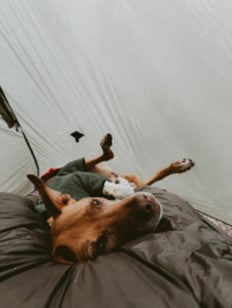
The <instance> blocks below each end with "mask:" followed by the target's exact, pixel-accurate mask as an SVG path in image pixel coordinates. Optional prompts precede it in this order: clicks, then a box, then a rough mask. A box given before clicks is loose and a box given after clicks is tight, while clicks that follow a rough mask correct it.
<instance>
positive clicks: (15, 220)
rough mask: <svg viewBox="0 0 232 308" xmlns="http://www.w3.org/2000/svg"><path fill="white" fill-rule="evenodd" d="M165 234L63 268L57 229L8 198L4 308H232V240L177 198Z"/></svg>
mask: <svg viewBox="0 0 232 308" xmlns="http://www.w3.org/2000/svg"><path fill="white" fill-rule="evenodd" d="M144 190H146V191H149V192H151V193H153V194H154V195H155V196H156V198H157V199H158V200H159V202H161V203H162V204H163V207H164V218H163V220H162V222H161V225H160V227H159V228H158V230H157V231H156V232H155V233H153V234H149V235H146V236H144V237H141V238H139V239H137V240H134V241H132V242H130V243H128V244H126V245H124V246H123V247H122V248H121V249H120V250H119V251H118V252H115V253H111V254H108V255H105V256H100V257H98V258H97V259H96V260H95V261H87V262H80V263H76V264H73V265H65V264H57V263H55V262H54V261H52V259H51V256H50V251H51V242H50V236H49V228H48V225H47V223H46V221H45V220H43V219H42V218H41V217H40V216H39V215H38V214H37V213H36V212H35V210H34V205H33V202H32V201H31V200H30V199H29V198H23V197H19V196H16V195H13V194H8V193H1V194H0V217H1V225H0V281H1V283H0V294H1V306H2V307H15V308H21V307H23V308H31V307H34V308H37V307H38V308H43V307H44V308H45V307H46V308H57V307H60V308H66V307H69V308H74V307H75V308H78V307H82V308H83V307H84V308H85V307H86V308H87V307H88V308H91V307H94V308H97V307H99V308H100V307H101V308H102V307H109V308H114V307H121V308H124V307H125V308H127V307H134V308H141V307H147V308H152V307H159V308H162V307H173V308H175V307H178V308H180V307H186V303H187V306H188V307H206V308H207V307H208V308H214V307H215V308H216V307H217V308H220V307H223V308H227V307H228V308H229V307H231V302H232V295H231V283H232V254H231V251H232V241H231V238H230V237H228V236H227V235H226V233H224V232H223V231H221V230H219V229H217V227H216V226H215V225H213V224H211V223H210V222H209V221H208V220H207V219H202V218H201V217H200V216H199V215H198V214H197V213H196V212H195V211H194V210H193V208H192V207H191V206H190V204H189V203H188V202H186V201H184V200H183V199H181V198H179V197H177V196H176V195H173V194H170V193H167V192H165V191H163V190H160V189H156V188H150V187H148V188H145V189H144Z"/></svg>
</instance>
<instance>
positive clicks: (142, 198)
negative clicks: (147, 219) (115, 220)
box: [134, 192, 160, 216]
mask: <svg viewBox="0 0 232 308" xmlns="http://www.w3.org/2000/svg"><path fill="white" fill-rule="evenodd" d="M134 204H135V206H136V207H137V208H139V209H140V210H142V211H143V212H144V213H146V214H147V215H148V216H151V215H153V214H154V213H155V212H157V211H158V210H159V207H160V206H159V204H158V203H157V202H156V200H155V197H154V196H153V195H152V194H150V193H147V192H139V193H136V194H135V195H134Z"/></svg>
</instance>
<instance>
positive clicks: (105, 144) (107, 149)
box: [85, 134, 114, 172]
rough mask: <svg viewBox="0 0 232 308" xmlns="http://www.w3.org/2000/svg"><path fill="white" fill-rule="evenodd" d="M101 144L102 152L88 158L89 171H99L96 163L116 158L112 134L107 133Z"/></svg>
mask: <svg viewBox="0 0 232 308" xmlns="http://www.w3.org/2000/svg"><path fill="white" fill-rule="evenodd" d="M100 146H101V148H102V154H101V155H99V156H97V157H95V158H92V159H89V160H86V162H85V163H86V167H87V169H88V171H91V172H97V171H96V170H95V167H96V165H98V164H99V163H101V162H104V161H108V160H110V159H112V158H114V153H113V151H112V149H111V146H112V135H111V134H106V135H105V136H104V137H103V139H102V141H101V142H100Z"/></svg>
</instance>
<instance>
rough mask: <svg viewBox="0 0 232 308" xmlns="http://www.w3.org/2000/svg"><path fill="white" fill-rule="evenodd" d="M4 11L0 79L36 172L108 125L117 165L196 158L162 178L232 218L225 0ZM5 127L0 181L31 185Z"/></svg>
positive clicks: (70, 154)
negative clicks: (189, 165) (36, 164)
mask: <svg viewBox="0 0 232 308" xmlns="http://www.w3.org/2000/svg"><path fill="white" fill-rule="evenodd" d="M0 11H1V19H0V33H1V37H0V71H1V75H0V83H1V86H2V87H3V89H4V90H5V92H6V94H7V95H8V99H9V101H10V103H11V105H12V107H13V109H14V110H15V112H16V114H17V116H18V118H19V120H20V122H21V124H22V125H23V127H24V130H25V132H26V133H27V135H28V138H29V139H30V140H31V143H32V146H33V148H34V150H35V153H36V156H37V158H38V161H39V163H40V167H41V169H42V171H45V170H46V169H47V168H49V167H51V166H60V165H63V164H64V163H66V162H67V161H69V160H71V159H73V158H76V157H80V156H89V157H90V156H92V155H94V153H96V152H97V151H98V141H99V139H100V138H101V136H102V135H103V134H104V133H105V132H108V131H109V132H111V133H112V134H113V136H114V140H115V142H114V145H115V152H116V158H115V160H114V161H113V162H112V165H113V166H114V167H115V168H116V169H117V170H119V171H121V172H123V171H128V172H134V173H137V174H139V175H141V176H142V177H144V178H146V177H148V176H150V175H151V174H152V173H153V172H154V171H155V170H156V169H159V168H160V167H163V166H164V165H166V164H167V163H169V162H171V161H173V160H176V159H179V158H182V157H185V156H186V157H191V158H193V159H194V160H195V161H196V167H195V168H194V169H193V170H192V171H191V172H189V173H186V174H184V175H181V176H172V177H170V178H169V179H167V180H165V181H163V182H161V183H160V184H159V186H161V187H164V188H166V189H168V190H170V191H172V192H175V193H178V194H180V195H183V196H185V197H187V198H189V199H190V200H192V201H193V203H194V204H195V205H196V207H198V208H199V209H201V210H203V211H204V212H207V213H208V214H211V215H213V216H216V217H218V218H221V219H223V220H225V221H227V222H232V211H231V200H232V198H231V197H232V190H231V182H232V175H231V152H232V143H231V142H230V138H231V133H232V121H231V115H232V103H231V101H232V87H231V82H232V56H231V54H232V53H231V51H232V41H231V33H232V3H231V2H230V1H226V0H207V1H201V0H195V1H179V0H177V1H176V0H175V1H174V0H162V1H152V0H147V1H138V0H133V1H129V0H121V1H109V0H96V1H90V0H85V1H80V0H78V1H77V0H69V1H68V2H67V1H65V0H37V1H29V0H21V1H17V0H2V1H1V3H0ZM1 127H2V126H0V144H1V152H4V153H5V154H4V155H1V158H0V164H1V169H2V168H3V170H4V171H3V173H1V178H0V188H1V190H7V191H15V192H23V191H26V190H28V182H27V180H26V177H25V175H26V173H28V171H30V172H33V171H34V170H35V168H34V166H33V161H32V159H31V157H30V154H29V151H27V149H26V148H25V145H24V144H23V142H22V139H21V138H20V137H19V136H18V135H17V134H16V135H17V136H16V135H14V134H13V133H9V132H6V131H7V128H4V129H3V128H1ZM75 130H78V131H80V132H83V133H84V134H85V137H83V138H82V139H81V141H80V143H79V144H76V143H75V142H74V140H73V139H72V137H70V133H71V132H73V131H75ZM12 134H13V135H12ZM7 136H8V137H9V138H8V139H7ZM12 136H13V137H12ZM6 144H7V146H6ZM8 153H10V154H8ZM16 154H17V155H16ZM16 166H17V167H16Z"/></svg>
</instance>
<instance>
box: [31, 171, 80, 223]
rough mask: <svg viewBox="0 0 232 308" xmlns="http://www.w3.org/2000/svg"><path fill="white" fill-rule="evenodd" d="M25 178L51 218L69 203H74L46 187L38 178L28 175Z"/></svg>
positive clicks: (68, 197)
mask: <svg viewBox="0 0 232 308" xmlns="http://www.w3.org/2000/svg"><path fill="white" fill-rule="evenodd" d="M27 177H28V179H29V180H30V181H31V182H32V183H33V184H34V186H35V188H36V189H37V190H38V191H39V193H40V195H41V197H42V199H43V202H44V205H45V207H46V209H47V211H48V213H49V214H50V215H51V216H53V217H56V216H58V215H59V214H60V213H61V209H62V207H63V206H66V205H67V204H68V203H69V202H70V201H74V200H73V199H72V198H71V197H70V196H69V195H67V194H65V195H63V194H61V193H60V192H58V191H56V190H54V189H51V188H49V187H47V186H46V185H45V184H44V182H43V181H42V180H41V179H40V178H39V177H37V176H35V175H33V174H28V175H27Z"/></svg>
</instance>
